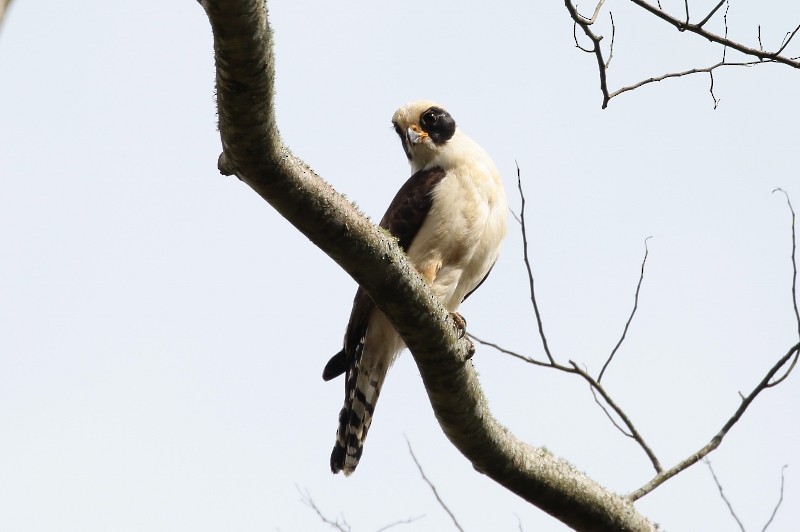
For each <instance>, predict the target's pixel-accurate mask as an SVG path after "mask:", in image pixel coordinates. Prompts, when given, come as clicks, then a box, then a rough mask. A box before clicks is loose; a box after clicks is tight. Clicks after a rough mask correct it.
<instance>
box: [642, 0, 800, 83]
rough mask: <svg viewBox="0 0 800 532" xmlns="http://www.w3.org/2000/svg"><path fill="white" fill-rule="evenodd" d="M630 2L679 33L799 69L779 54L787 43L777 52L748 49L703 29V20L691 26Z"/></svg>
mask: <svg viewBox="0 0 800 532" xmlns="http://www.w3.org/2000/svg"><path fill="white" fill-rule="evenodd" d="M630 1H631V2H633V3H634V4H636V5H637V6H639V7H641V8H642V9H644V10H646V11H649V12H650V13H652V14H653V15H655V16H657V17H658V18H660V19H661V20H663V21H665V22H667V23H669V24H672V25H673V26H675V27H676V28H677V29H678V30H679V31H688V32H690V33H694V34H696V35H699V36H700V37H703V38H705V39H708V40H709V41H711V42H715V43H717V44H722V45H724V46H727V47H728V48H732V49H734V50H736V51H739V52H741V53H743V54H745V55H749V56H751V57H756V58H758V59H762V60H769V61H775V62H777V63H783V64H784V65H788V66H790V67H792V68H800V60H798V59H796V58H792V57H786V56H783V55H781V52H783V50H784V49H785V48H786V45H788V41H787V42H785V43H784V46H781V48H780V49H779V50H777V51H775V52H767V51H765V50H763V49H759V48H752V47H749V46H745V45H744V44H742V43H739V42H737V41H733V40H731V39H729V38H727V37H724V36H722V35H718V34H716V33H712V32H710V31H708V30H706V29H704V28H703V25H704V24H705V22H706V20H705V19H703V20H702V21H701V22H700V23H698V24H691V23H689V22H688V16H687V20H685V21H684V20H681V19H679V18H676V17H674V16H672V15H670V14H669V13H667V12H665V11H663V10H662V9H660V8H658V7H657V6H654V5H652V4H650V3H648V2H645V1H644V0H630ZM716 9H719V6H718V7H717V8H715V11H716ZM687 15H688V8H687ZM712 15H713V13H712ZM798 29H800V28H798ZM797 31H798V30H797V29H796V30H795V32H794V33H797ZM794 33H793V34H792V37H793V36H794ZM789 40H791V37H790V38H789Z"/></svg>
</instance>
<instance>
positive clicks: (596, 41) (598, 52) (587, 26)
mask: <svg viewBox="0 0 800 532" xmlns="http://www.w3.org/2000/svg"><path fill="white" fill-rule="evenodd" d="M564 5H565V6H566V7H567V11H568V12H569V15H570V17H572V20H573V21H574V22H575V24H577V25H578V26H580V28H581V29H582V30H583V33H585V34H586V36H587V37H588V38H589V40H590V41H591V42H592V47H591V48H584V47H583V46H581V45H579V44H578V39H577V37H575V44H576V45H577V46H578V48H580V49H581V50H583V51H585V52H593V53H594V55H595V58H596V59H597V68H598V70H599V73H600V92H601V93H602V94H603V109H605V108H606V107H607V106H608V101H609V100H610V99H611V97H610V96H609V94H608V83H607V81H606V60H605V59H604V58H603V50H602V49H601V48H600V41H601V40H602V39H603V37H602V35H597V34H595V33H594V32H593V31H592V28H591V23H590V22H589V20H588V19H586V18H585V17H584V16H583V15H581V14H580V13H578V8H577V7H576V6H575V5H573V3H572V2H571V0H564ZM598 7H599V6H598ZM574 33H575V31H574V27H573V34H574Z"/></svg>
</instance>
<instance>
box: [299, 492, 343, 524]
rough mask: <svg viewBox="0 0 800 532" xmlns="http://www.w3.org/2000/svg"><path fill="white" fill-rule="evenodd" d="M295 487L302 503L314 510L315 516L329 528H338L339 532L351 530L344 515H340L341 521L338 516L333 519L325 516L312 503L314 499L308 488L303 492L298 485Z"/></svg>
mask: <svg viewBox="0 0 800 532" xmlns="http://www.w3.org/2000/svg"><path fill="white" fill-rule="evenodd" d="M295 487H296V488H297V492H298V493H300V500H301V501H302V502H303V504H305V505H306V506H308V507H309V508H311V509H312V510H314V512H315V513H316V514H317V516H319V518H320V519H322V522H323V523H325V524H326V525H329V526H330V527H331V528H335V529H336V530H339V531H340V532H350V530H351V529H350V525H349V524H347V521H346V520H345V518H344V516H342V521H341V523H340V522H339V518H338V517H337V518H336V519H335V520H332V519H329V518H327V517H326V516H325V514H323V513H322V511H321V510H320V509H319V508H318V507H317V505H316V504H315V503H314V499H312V498H311V494H310V493H309V492H308V490H306V492H305V493H303V491H302V490H301V489H300V487H299V486H295Z"/></svg>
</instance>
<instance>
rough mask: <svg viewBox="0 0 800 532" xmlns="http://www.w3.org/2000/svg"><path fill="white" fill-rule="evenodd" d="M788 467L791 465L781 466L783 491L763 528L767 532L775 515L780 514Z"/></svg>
mask: <svg viewBox="0 0 800 532" xmlns="http://www.w3.org/2000/svg"><path fill="white" fill-rule="evenodd" d="M787 467H789V466H786V465H785V466H783V467H782V468H781V493H780V496H779V497H778V502H777V503H776V504H775V508H774V509H773V510H772V515H770V516H769V519H768V520H767V522H766V523H764V528H762V529H761V532H765V531H766V530H767V529H768V528H769V525H771V524H772V520H773V519H775V516H776V515H777V514H778V509H780V507H781V504H782V503H783V488H784V483H785V480H786V479H785V476H784V473H786V468H787Z"/></svg>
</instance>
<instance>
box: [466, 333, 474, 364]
mask: <svg viewBox="0 0 800 532" xmlns="http://www.w3.org/2000/svg"><path fill="white" fill-rule="evenodd" d="M467 342H469V348H468V349H467V358H466V359H465V362H466V360H470V359H472V357H474V356H475V344H474V343H472V340H470V339H469V338H467Z"/></svg>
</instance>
